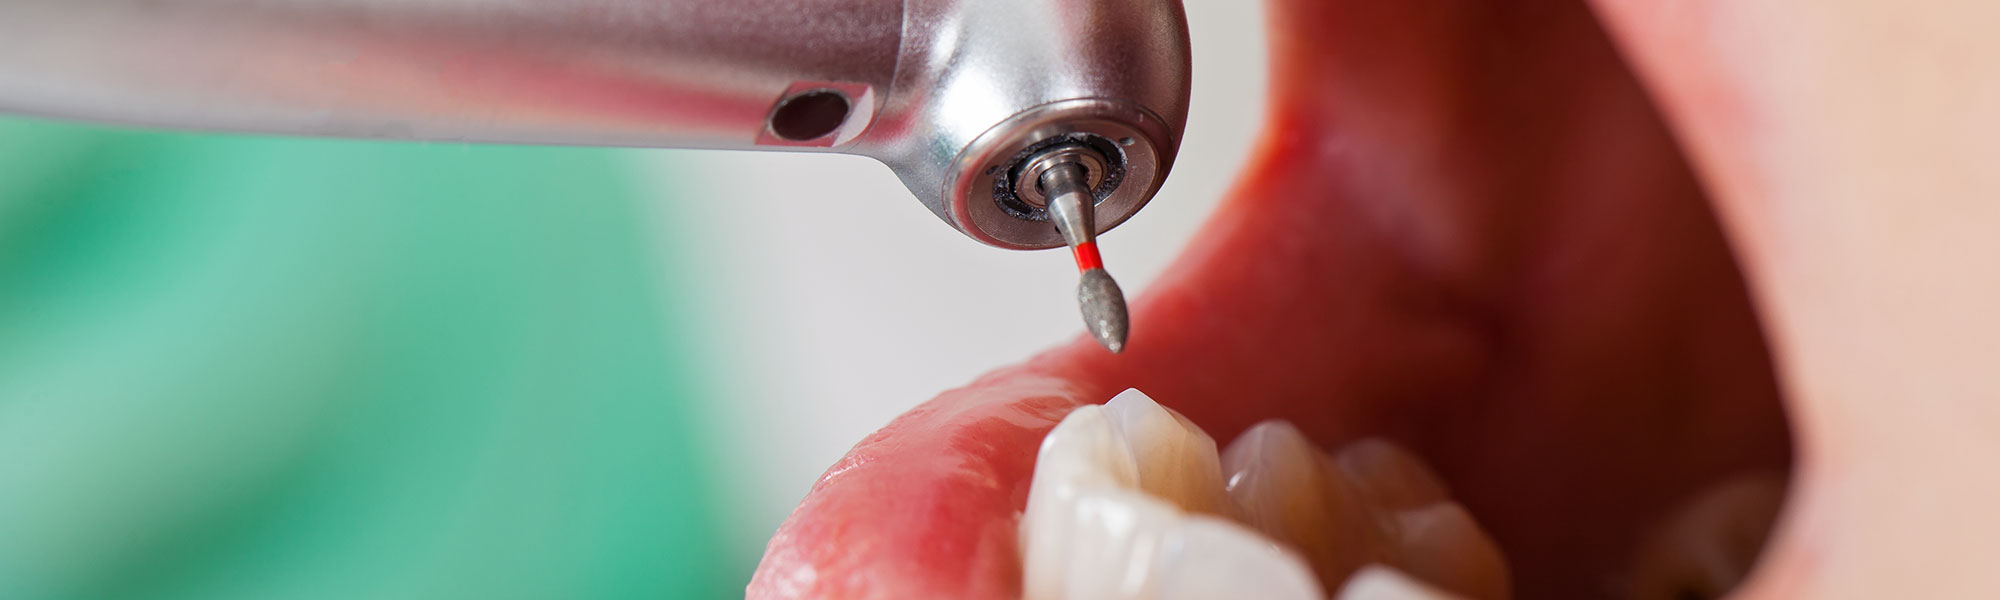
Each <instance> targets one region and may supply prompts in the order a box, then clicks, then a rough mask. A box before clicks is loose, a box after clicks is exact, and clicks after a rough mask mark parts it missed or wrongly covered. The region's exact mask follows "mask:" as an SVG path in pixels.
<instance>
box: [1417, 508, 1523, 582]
mask: <svg viewBox="0 0 2000 600" xmlns="http://www.w3.org/2000/svg"><path fill="white" fill-rule="evenodd" d="M1396 525H1397V530H1398V533H1399V537H1400V539H1401V541H1402V546H1403V552H1402V560H1400V561H1398V565H1397V566H1400V567H1402V568H1403V570H1405V571H1407V572H1408V573H1409V574H1410V575H1412V576H1415V577H1416V578H1418V579H1422V580H1424V581H1427V582H1430V583H1431V584H1432V585H1436V586H1437V587H1439V588H1443V589H1447V590H1451V591H1452V592H1455V593H1458V594H1463V595H1465V596H1468V597H1472V598H1479V599H1481V600H1506V598H1507V597H1508V594H1509V590H1510V589H1511V588H1510V583H1509V578H1508V574H1507V559H1506V558H1505V557H1504V556H1502V555H1501V554H1500V547H1499V546H1498V545H1495V544H1494V543H1493V540H1492V538H1489V537H1487V535H1486V532H1485V531H1484V530H1481V529H1480V528H1479V524H1478V523H1477V522H1474V521H1473V520H1472V515H1471V514H1470V513H1467V512H1465V507H1462V506H1459V505H1458V503H1457V502H1440V503H1437V504H1433V505H1430V506H1427V507H1424V508H1418V509H1412V510H1406V511H1402V512H1400V513H1397V515H1396Z"/></svg>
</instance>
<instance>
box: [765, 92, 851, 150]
mask: <svg viewBox="0 0 2000 600" xmlns="http://www.w3.org/2000/svg"><path fill="white" fill-rule="evenodd" d="M850 108H851V107H850V106H849V105H848V104H847V97H846V96H842V95H841V94H840V92H835V91H831V90H814V91H810V92H806V93H803V94H799V95H797V96H792V97H790V98H786V99H785V101H784V103H783V104H780V105H778V110H777V111H776V112H773V113H771V133H775V134H777V135H778V137H781V138H784V139H787V140H791V141H794V142H803V141H807V140H813V139H818V138H822V137H826V135H827V134H830V133H833V131H834V130H835V129H839V128H840V124H841V123H843V122H846V121H847V111H848V110H849V109H850Z"/></svg>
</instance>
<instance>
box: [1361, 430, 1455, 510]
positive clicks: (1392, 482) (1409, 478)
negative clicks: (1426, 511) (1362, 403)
mask: <svg viewBox="0 0 2000 600" xmlns="http://www.w3.org/2000/svg"><path fill="white" fill-rule="evenodd" d="M1334 462H1335V463H1336V464H1339V465H1340V471H1341V472H1342V473H1344V474H1346V475H1347V478H1348V479H1349V480H1351V481H1353V482H1354V483H1355V485H1356V486H1358V487H1360V488H1361V490H1362V491H1363V492H1365V493H1366V494H1368V496H1369V498H1370V499H1372V500H1374V501H1375V504H1376V505H1377V506H1381V507H1384V508H1392V509H1397V508H1417V507H1423V506H1430V505H1432V504H1436V503H1438V502H1443V501H1445V500H1446V499H1448V498H1450V497H1451V493H1450V491H1449V490H1448V489H1446V488H1445V485H1444V481H1443V480H1441V479H1439V478H1438V476H1437V474H1436V473H1433V472H1431V469H1430V466H1429V465H1426V464H1424V461H1423V459H1421V458H1417V455H1415V454H1412V453H1411V452H1410V451H1409V450H1404V449H1403V448H1402V447H1401V446H1397V445H1395V444H1393V443H1390V442H1389V441H1388V440H1384V439H1381V438H1366V439H1361V440H1356V441H1353V442H1349V443H1348V444H1347V445H1346V446H1345V447H1342V448H1341V449H1340V453H1339V454H1338V455H1337V456H1335V457H1334Z"/></svg>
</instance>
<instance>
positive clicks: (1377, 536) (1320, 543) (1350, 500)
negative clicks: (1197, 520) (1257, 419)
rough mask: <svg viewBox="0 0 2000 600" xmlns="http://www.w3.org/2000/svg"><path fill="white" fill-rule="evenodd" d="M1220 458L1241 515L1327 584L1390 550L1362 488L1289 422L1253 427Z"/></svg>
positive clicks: (1231, 494)
mask: <svg viewBox="0 0 2000 600" xmlns="http://www.w3.org/2000/svg"><path fill="white" fill-rule="evenodd" d="M1222 463H1223V468H1224V472H1226V473H1228V474H1229V479H1228V480H1229V484H1228V489H1229V496H1230V497H1231V498H1234V499H1235V500H1236V503H1237V505H1238V506H1239V507H1240V508H1241V509H1242V511H1243V516H1244V521H1245V522H1247V523H1249V524H1250V525H1251V526H1252V527H1255V528H1256V529H1257V530H1258V531H1262V532H1264V534H1265V535H1269V536H1271V537H1273V538H1275V539H1277V540H1279V541H1281V542H1283V543H1285V544H1288V545H1290V546H1291V547H1292V548H1293V549H1294V550H1296V551H1298V552H1299V553H1300V554H1301V555H1302V556H1304V557H1305V559H1306V561H1307V562H1308V563H1310V564H1311V565H1312V568H1313V572H1314V573H1315V574H1317V575H1318V576H1319V581H1321V582H1323V583H1325V584H1326V585H1327V586H1328V587H1332V586H1334V585H1336V584H1338V583H1339V582H1340V581H1342V580H1344V579H1346V578H1347V575H1348V574H1349V573H1351V572H1353V571H1354V570H1355V569H1356V568H1359V567H1361V566H1362V565H1364V564H1367V563H1369V562H1376V561H1381V560H1384V559H1386V558H1389V557H1390V556H1393V554H1394V552H1393V551H1394V548H1393V546H1391V545H1390V544H1389V543H1388V540H1387V539H1386V537H1385V532H1384V530H1383V527H1382V523H1380V522H1378V521H1377V520H1376V518H1375V517H1374V516H1373V514H1372V513H1371V510H1370V508H1369V507H1368V506H1367V505H1366V504H1365V503H1364V499H1363V497H1362V495H1361V493H1360V492H1359V491H1358V490H1356V489H1354V487H1353V484H1351V483H1349V482H1348V481H1347V479H1346V478H1345V477H1340V476H1337V475H1336V474H1335V473H1334V468H1333V467H1332V465H1330V464H1328V459H1327V458H1325V456H1324V455H1323V454H1321V453H1320V452H1319V450H1318V449H1317V448H1315V447H1314V446H1313V444H1312V442H1311V441H1309V440H1307V439H1306V438H1305V436H1304V435H1303V434H1301V433H1299V431H1298V429H1297V428H1295V427H1293V426H1292V425H1291V424H1290V423H1286V422H1283V421H1265V422H1263V423H1258V424H1257V425H1255V426H1253V427H1251V428H1250V429H1249V430H1248V431H1245V432H1243V435H1242V436H1241V437H1239V438H1237V440H1236V441H1235V442H1233V443H1231V444H1230V445H1229V448H1228V449H1227V450H1224V451H1223V453H1222Z"/></svg>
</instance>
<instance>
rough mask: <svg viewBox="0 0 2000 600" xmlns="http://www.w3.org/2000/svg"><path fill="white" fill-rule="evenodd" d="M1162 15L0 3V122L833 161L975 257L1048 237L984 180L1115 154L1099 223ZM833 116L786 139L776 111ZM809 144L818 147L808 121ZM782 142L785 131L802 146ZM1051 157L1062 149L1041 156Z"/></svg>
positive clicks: (1164, 73) (1148, 191)
mask: <svg viewBox="0 0 2000 600" xmlns="http://www.w3.org/2000/svg"><path fill="white" fill-rule="evenodd" d="M1188 71H1189V57H1188V48H1187V28H1186V23H1185V17H1184V16H1183V14H1182V11H1181V7H1180V4H1179V2H1178V1H1177V0H562V1H555V0H0V111H12V112H22V113H30V114H39V115H46V116H54V117H62V118H74V119H90V120H101V121H110V122H116V123H125V124H134V125H146V126H159V127H175V128H194V129H211V130H227V131H245V132H266V133H281V134H300V135H327V136H342V137H369V138H400V139H420V140H446V141H472V142H501V143H529V144H575V145H605V146H652V147H679V148H728V149H760V150H830V151H836V152H844V153H851V154H859V155H864V156H871V157H874V158H877V159H879V160H881V161H883V162H884V163H887V164H888V165H889V166H890V167H891V168H892V169H893V170H895V172H896V173H897V175H898V176H899V177H901V178H902V180H903V182H904V183H905V185H907V186H908V187H909V188H910V190H911V192H913V193H914V194H915V195H916V196H917V198H918V199H919V200H921V201H922V202H923V203H924V204H925V206H927V207H929V208H930V209H931V210H932V211H933V212H935V213H937V214H938V216H939V217H941V218H943V219H944V220H945V221H946V222H947V223H949V224H951V225H953V226H954V227H957V228H959V229H960V230H962V231H964V232H966V233H967V234H968V235H970V236H972V237H973V238H974V239H978V240H980V241H982V242H985V243H988V244H993V245H996V246H1001V247H1007V248H1043V247H1053V246H1058V245H1061V244H1062V240H1061V237H1060V236H1059V235H1058V234H1057V233H1056V232H1055V229H1054V228H1053V227H1051V226H1050V225H1049V223H1047V222H1046V221H1045V217H1044V216H1041V215H1037V214H1033V213H1026V214H1012V213H1009V212H1008V211H1007V210H1006V209H1004V208H1003V207H1002V206H1001V203H1000V200H1001V197H1002V196H1004V195H1005V194H1006V193H1008V187H1009V186H1008V182H1007V181H1006V180H1005V178H1004V177H1002V178H1001V179H1000V180H999V185H997V186H996V185H995V181H996V180H995V178H994V174H996V173H1002V172H1003V171H1006V170H1008V169H1011V168H1012V167H1013V162H1014V161H1017V160H1018V159H1019V158H1022V157H1025V156H1026V154H1027V153H1029V152H1031V151H1033V150H1034V149H1036V148H1037V147H1038V145H1044V144H1047V143H1051V142H1049V140H1054V139H1057V138H1062V137H1064V136H1069V135H1073V134H1088V135H1091V136H1095V138H1093V139H1097V140H1099V141H1100V143H1101V142H1102V140H1111V141H1113V142H1114V143H1118V142H1123V143H1122V144H1118V145H1115V146H1114V148H1115V150H1114V153H1115V154H1117V156H1110V157H1108V158H1110V159H1112V162H1114V163H1117V164H1116V165H1114V166H1113V170H1114V171H1118V172H1121V173H1123V178H1122V179H1121V180H1120V181H1118V182H1117V188H1116V189H1114V190H1110V191H1109V194H1108V195H1107V196H1106V197H1104V198H1101V199H1100V201H1099V204H1098V215H1097V217H1098V218H1097V223H1098V227H1099V228H1100V230H1102V229H1109V228H1110V227H1112V226H1115V225H1117V224H1118V223H1120V222H1122V221H1124V220H1125V218H1127V217H1129V216H1130V215H1131V213H1132V212H1135V211H1137V210H1138V209H1139V207H1140V206H1143V205H1144V203H1145V202H1146V200H1148V199H1150V198H1151V197H1152V195H1153V193H1154V192H1155V191H1157V189H1158V187H1159V184H1160V182H1161V181H1162V180H1163V179H1164V177H1165V175H1166V173H1167V170H1168V168H1169V167H1170V166H1171V163H1172V159H1173V156H1174V155H1175V152H1176V151H1177V150H1178V145H1179V142H1180V135H1181V129H1182V126H1183V125H1184V124H1185V120H1186V113H1187V98H1188V85H1189V72H1188ZM828 92H831V93H837V94H839V95H841V96H842V97H843V98H844V99H846V100H847V104H848V105H849V106H850V107H851V112H850V113H849V114H848V115H847V116H846V118H845V119H844V120H842V121H840V124H839V125H838V126H837V127H834V128H832V129H831V130H830V132H829V133H827V134H826V135H824V136H821V137H818V138H813V139H804V140H800V139H788V138H787V137H785V136H780V135H777V134H776V133H775V132H774V131H773V130H772V129H771V127H770V119H772V118H773V117H774V116H775V115H776V114H777V112H776V111H777V110H778V108H779V107H780V106H782V105H783V101H784V100H786V99H788V98H792V97H795V96H800V95H804V94H812V93H828ZM815 131H818V129H815ZM792 137H797V136H796V135H794V136H792ZM1058 141H1060V140H1058Z"/></svg>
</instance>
